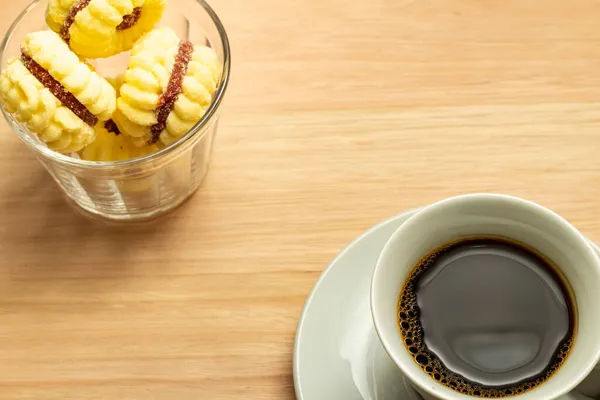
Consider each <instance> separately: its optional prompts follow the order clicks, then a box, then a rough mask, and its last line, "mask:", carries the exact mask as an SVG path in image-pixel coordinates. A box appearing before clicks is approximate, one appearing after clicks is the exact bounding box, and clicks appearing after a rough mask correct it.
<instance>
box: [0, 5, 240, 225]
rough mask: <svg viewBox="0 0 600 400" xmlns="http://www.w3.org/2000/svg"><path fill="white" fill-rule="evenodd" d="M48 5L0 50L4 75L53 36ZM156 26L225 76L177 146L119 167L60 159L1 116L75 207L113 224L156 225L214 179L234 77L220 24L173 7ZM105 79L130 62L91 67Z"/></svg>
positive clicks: (34, 10) (188, 8)
mask: <svg viewBox="0 0 600 400" xmlns="http://www.w3.org/2000/svg"><path fill="white" fill-rule="evenodd" d="M46 5H47V1H46V0H36V1H34V2H33V3H31V4H30V5H29V6H28V7H27V8H26V9H25V10H24V11H23V12H22V13H21V14H20V15H19V16H18V18H17V19H16V20H15V21H14V23H13V24H12V26H11V27H10V28H9V30H8V32H7V34H6V36H5V37H4V40H3V42H2V44H1V47H0V68H4V67H5V66H6V63H7V61H8V59H9V58H11V57H13V56H16V55H18V54H19V53H20V45H21V43H22V42H23V39H24V38H25V35H26V34H27V33H29V32H34V31H39V30H44V29H48V28H47V26H46V23H45V11H46ZM158 26H168V27H170V28H172V29H173V30H175V32H177V34H178V35H179V37H180V38H181V39H187V40H190V41H191V42H192V43H194V44H206V45H208V46H210V47H212V48H213V50H214V51H215V52H216V54H217V56H218V58H219V60H220V62H221V65H222V68H223V69H222V73H221V77H220V81H219V83H218V86H217V90H216V91H215V93H214V95H213V100H212V103H211V104H210V106H209V107H208V108H207V110H206V113H205V115H204V116H203V118H202V119H201V120H200V121H199V122H198V123H197V124H196V125H195V126H194V127H193V128H192V129H191V130H190V131H189V132H187V133H186V134H185V135H183V136H182V137H181V138H180V139H179V140H177V141H175V142H174V143H172V144H171V145H169V146H168V147H166V148H164V149H161V150H159V151H157V152H155V153H152V154H149V155H147V156H144V157H139V158H135V159H131V160H126V161H116V162H94V161H85V160H81V159H79V158H78V157H76V156H71V155H64V154H60V153H57V152H54V151H52V150H50V149H48V148H47V147H46V145H45V144H44V143H43V142H41V141H40V140H39V139H38V138H37V136H36V135H35V134H33V133H31V132H30V131H28V129H27V127H26V126H25V125H24V124H22V123H20V122H19V121H17V120H16V119H15V118H14V117H13V116H12V115H11V114H9V113H7V112H6V111H5V110H4V109H2V113H3V114H4V117H5V118H6V120H7V121H8V123H9V125H10V126H11V128H12V129H13V130H14V131H15V132H16V133H17V134H18V135H19V137H20V138H21V139H22V140H23V141H24V142H25V143H26V144H27V145H28V146H29V148H30V149H31V150H32V151H33V152H34V153H35V154H36V156H37V158H38V159H39V160H40V162H41V163H42V164H43V165H44V167H45V168H46V169H47V171H48V172H49V173H50V175H51V176H52V177H53V178H54V180H55V181H56V183H57V184H58V185H59V187H60V188H61V189H62V192H63V193H64V195H65V197H66V199H67V200H68V202H69V204H71V205H72V206H74V207H75V208H76V209H78V210H79V211H83V213H84V214H85V215H87V216H90V217H97V218H100V219H104V220H109V221H117V222H118V221H140V220H148V219H152V218H155V217H158V216H160V215H162V214H165V213H166V212H168V211H170V210H172V209H173V208H175V207H177V206H178V205H180V204H181V203H183V202H184V201H185V200H186V199H188V198H189V197H190V196H191V195H192V194H193V193H194V192H195V191H196V190H197V189H198V188H199V187H200V184H201V183H202V181H203V180H204V177H205V175H206V173H207V171H208V165H209V161H210V157H211V150H212V144H213V140H214V137H215V134H216V132H217V124H218V118H219V111H220V109H219V107H220V105H221V102H222V100H223V97H224V95H225V90H226V88H227V83H228V79H229V70H230V50H229V41H228V39H227V34H226V32H225V29H224V28H223V25H222V24H221V21H220V20H219V18H218V17H217V15H216V14H215V12H214V11H213V10H212V9H211V8H210V6H209V5H208V4H207V3H205V2H204V1H203V0H169V1H168V3H167V9H166V10H165V13H164V15H163V18H162V20H161V22H160V23H159V24H158ZM88 62H89V63H90V64H91V65H93V67H94V68H95V69H96V71H97V72H99V73H100V74H101V75H103V76H104V77H107V78H114V77H116V76H118V75H119V74H122V73H123V72H124V71H125V70H126V68H127V62H128V54H127V53H123V54H120V55H116V56H114V57H110V58H106V59H97V60H88Z"/></svg>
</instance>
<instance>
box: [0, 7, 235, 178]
mask: <svg viewBox="0 0 600 400" xmlns="http://www.w3.org/2000/svg"><path fill="white" fill-rule="evenodd" d="M41 1H42V0H33V1H32V2H31V3H29V5H28V6H27V7H25V9H24V10H23V11H21V13H20V14H19V15H18V16H17V18H15V20H14V21H13V23H12V24H11V25H10V27H9V28H8V30H7V31H6V34H5V35H4V38H3V40H2V43H1V44H0V62H4V55H5V54H4V52H5V51H6V48H7V46H8V43H9V41H10V39H11V37H12V35H13V33H14V31H15V29H16V28H17V26H18V25H19V23H21V21H22V20H23V19H24V18H25V17H26V16H27V14H28V13H29V12H30V11H31V9H32V8H34V7H35V6H36V5H37V4H38V3H40V2H41ZM195 1H196V2H197V3H198V4H199V5H200V6H201V7H202V8H204V10H205V11H206V12H207V13H208V15H209V17H210V18H211V20H212V22H213V24H215V27H216V28H217V31H218V33H219V39H220V40H221V44H222V46H223V66H222V71H221V77H220V79H219V84H218V86H217V90H216V91H215V92H214V94H213V100H212V101H211V103H210V105H209V107H208V109H207V110H206V112H205V113H204V115H203V116H202V118H200V120H199V121H198V122H197V123H196V124H195V125H194V126H193V127H192V128H191V129H190V130H189V131H188V132H186V133H185V134H184V135H182V136H181V137H180V138H178V139H177V140H176V141H174V142H172V143H170V144H169V145H168V146H165V147H164V148H162V149H160V150H157V151H155V152H153V153H150V154H147V155H145V156H141V157H136V158H132V159H129V160H122V161H87V160H82V159H78V158H74V157H70V156H68V155H66V154H62V153H59V152H57V151H54V150H51V149H49V148H48V147H46V146H42V145H41V144H39V143H36V142H34V141H33V140H31V138H30V137H29V136H28V135H27V134H26V133H24V132H23V131H22V129H15V127H14V124H13V121H11V118H10V117H9V113H7V112H6V110H4V107H2V106H0V110H2V114H3V115H4V119H5V120H6V121H7V122H8V124H9V125H10V126H11V128H12V130H13V131H16V133H17V134H18V135H19V137H20V138H21V140H23V141H24V142H25V143H26V144H27V145H28V146H29V147H31V148H32V149H33V150H34V151H35V152H36V153H41V154H42V155H43V156H45V157H47V158H50V159H51V160H52V161H55V162H58V163H60V164H63V165H68V166H71V167H80V168H87V169H97V170H103V169H104V170H108V169H113V168H128V167H136V166H138V165H139V164H145V163H148V162H152V161H156V160H158V159H161V158H163V157H165V156H167V155H169V154H171V153H174V152H176V151H177V150H179V149H181V148H182V146H184V145H185V144H186V143H187V142H188V141H190V140H191V139H192V138H195V137H196V134H197V133H198V132H199V131H200V130H202V128H204V127H205V126H206V125H207V124H208V123H209V121H211V120H212V119H213V116H214V115H215V113H216V112H217V109H218V108H219V106H220V105H221V103H222V101H223V97H224V95H225V90H226V89H227V85H228V83H229V73H230V70H231V52H230V48H229V38H228V37H227V32H226V31H225V27H224V26H223V24H222V22H221V20H220V19H219V17H218V16H217V13H216V12H215V11H214V10H213V9H212V7H210V5H208V3H207V2H206V1H205V0H195ZM1 67H2V66H1V65H0V68H1ZM200 138H201V137H199V139H200Z"/></svg>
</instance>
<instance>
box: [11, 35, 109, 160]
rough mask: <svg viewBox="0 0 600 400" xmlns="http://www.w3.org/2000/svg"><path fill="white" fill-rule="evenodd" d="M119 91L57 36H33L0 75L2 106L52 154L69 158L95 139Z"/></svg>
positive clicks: (107, 117) (25, 41)
mask: <svg viewBox="0 0 600 400" xmlns="http://www.w3.org/2000/svg"><path fill="white" fill-rule="evenodd" d="M116 97H117V96H116V92H115V89H114V88H113V87H112V86H111V85H110V84H109V83H108V82H107V81H106V80H105V79H104V78H102V77H101V76H100V75H98V74H97V73H96V72H94V71H92V70H91V69H90V67H89V66H88V65H87V64H86V63H84V62H82V61H81V60H80V59H79V57H77V55H76V54H75V53H73V52H72V51H71V50H70V49H69V47H68V46H67V45H66V44H65V42H63V41H62V40H61V38H60V37H59V36H58V35H57V34H56V33H54V32H52V31H40V32H34V33H30V34H28V35H27V36H26V37H25V40H24V42H23V44H22V46H21V55H20V56H19V57H14V58H11V59H10V60H9V61H8V63H7V66H6V67H5V68H4V69H3V70H2V73H0V103H2V105H3V107H4V109H5V110H6V111H7V112H9V113H12V114H14V115H15V117H16V118H17V119H18V120H19V121H21V122H23V123H25V124H26V125H27V127H28V129H29V130H30V131H32V132H34V133H36V134H37V135H38V137H39V138H40V140H42V141H44V142H45V143H46V144H47V145H48V147H49V148H50V149H52V150H56V151H59V152H61V153H70V152H75V151H79V150H81V149H82V148H83V147H85V146H86V145H88V144H89V143H91V142H92V141H93V140H94V137H95V130H94V128H95V126H96V125H98V123H101V122H102V121H106V120H108V119H109V118H110V117H111V115H112V114H113V112H114V110H115V106H116Z"/></svg>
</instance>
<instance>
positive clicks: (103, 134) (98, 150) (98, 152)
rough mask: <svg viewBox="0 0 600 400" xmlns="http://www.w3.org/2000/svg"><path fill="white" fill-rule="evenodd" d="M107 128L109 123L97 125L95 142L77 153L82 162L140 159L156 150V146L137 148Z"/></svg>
mask: <svg viewBox="0 0 600 400" xmlns="http://www.w3.org/2000/svg"><path fill="white" fill-rule="evenodd" d="M107 126H109V127H110V125H109V123H108V124H107V125H105V124H98V126H97V127H96V140H94V141H93V142H92V143H91V144H89V145H88V146H86V147H85V148H84V149H83V150H82V151H81V152H80V153H79V155H80V156H81V158H82V159H83V160H88V161H122V160H129V159H132V158H136V157H142V156H145V155H147V154H150V153H153V152H155V151H156V150H158V148H157V147H156V146H148V145H146V146H143V147H138V146H136V145H135V144H134V143H133V141H132V140H131V139H130V138H129V137H127V136H125V135H123V134H117V133H115V132H114V131H112V130H111V131H109V130H108V129H107Z"/></svg>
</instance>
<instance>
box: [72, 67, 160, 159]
mask: <svg viewBox="0 0 600 400" xmlns="http://www.w3.org/2000/svg"><path fill="white" fill-rule="evenodd" d="M107 81H108V82H109V83H110V84H111V85H112V86H113V87H114V88H115V90H117V91H118V90H119V88H120V87H121V85H122V84H123V75H119V76H117V77H114V78H107ZM156 150H158V148H157V147H156V146H154V145H152V146H151V145H148V144H146V143H141V144H140V145H139V146H138V145H136V144H135V143H134V141H133V140H132V139H131V138H130V137H128V136H126V135H123V134H121V131H120V130H119V127H118V126H117V125H116V124H115V122H114V121H113V120H112V119H109V120H108V121H106V122H103V123H101V124H98V125H97V126H96V139H95V140H94V141H93V142H92V143H90V144H89V145H88V146H86V147H85V148H84V149H83V150H82V151H81V152H80V153H79V155H80V157H81V158H82V159H83V160H88V161H122V160H129V159H132V158H136V157H141V156H145V155H147V154H150V153H153V152H155V151H156Z"/></svg>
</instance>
